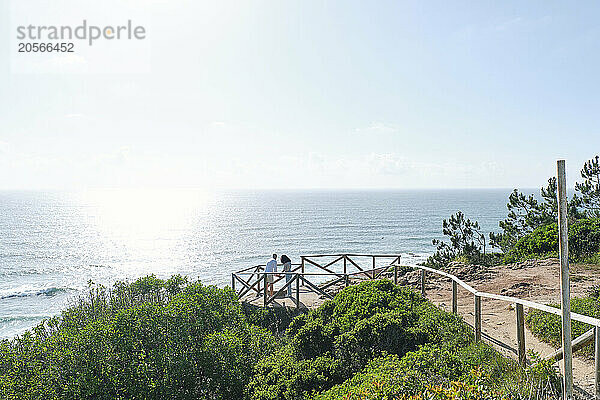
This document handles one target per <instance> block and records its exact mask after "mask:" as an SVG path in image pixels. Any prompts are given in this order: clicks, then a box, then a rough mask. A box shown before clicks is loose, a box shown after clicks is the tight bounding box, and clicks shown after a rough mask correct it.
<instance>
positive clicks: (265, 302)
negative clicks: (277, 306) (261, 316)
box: [263, 272, 267, 307]
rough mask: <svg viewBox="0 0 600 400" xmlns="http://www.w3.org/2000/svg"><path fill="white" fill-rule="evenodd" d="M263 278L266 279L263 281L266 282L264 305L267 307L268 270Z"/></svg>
mask: <svg viewBox="0 0 600 400" xmlns="http://www.w3.org/2000/svg"><path fill="white" fill-rule="evenodd" d="M263 279H264V282H263V283H264V284H265V291H264V294H263V305H264V306H265V307H266V306H267V273H266V272H265V275H264V278H263Z"/></svg>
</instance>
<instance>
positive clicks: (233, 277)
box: [231, 273, 237, 293]
mask: <svg viewBox="0 0 600 400" xmlns="http://www.w3.org/2000/svg"><path fill="white" fill-rule="evenodd" d="M231 288H232V289H233V293H237V292H236V291H235V274H234V273H232V274H231Z"/></svg>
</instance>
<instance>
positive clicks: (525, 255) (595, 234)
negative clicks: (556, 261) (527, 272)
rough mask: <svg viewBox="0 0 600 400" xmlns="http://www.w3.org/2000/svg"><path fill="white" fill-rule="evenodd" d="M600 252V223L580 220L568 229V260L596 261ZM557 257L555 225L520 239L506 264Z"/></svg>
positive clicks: (541, 228) (544, 227)
mask: <svg viewBox="0 0 600 400" xmlns="http://www.w3.org/2000/svg"><path fill="white" fill-rule="evenodd" d="M599 250H600V219H581V220H578V221H575V222H574V223H572V224H570V225H569V259H570V260H571V261H574V262H588V261H592V262H593V261H597V259H598V252H599ZM557 256H558V225H557V224H555V223H553V224H548V225H544V226H541V227H539V228H537V229H535V230H534V231H533V232H531V233H529V234H527V235H525V236H523V237H522V238H520V239H519V240H518V241H517V242H516V244H515V245H514V247H513V248H512V249H511V251H510V252H509V253H507V254H506V255H505V257H504V261H505V262H516V261H521V260H525V259H530V258H548V257H557Z"/></svg>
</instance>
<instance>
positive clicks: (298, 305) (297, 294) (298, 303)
mask: <svg viewBox="0 0 600 400" xmlns="http://www.w3.org/2000/svg"><path fill="white" fill-rule="evenodd" d="M299 308H300V275H299V274H296V309H299Z"/></svg>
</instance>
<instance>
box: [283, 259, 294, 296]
mask: <svg viewBox="0 0 600 400" xmlns="http://www.w3.org/2000/svg"><path fill="white" fill-rule="evenodd" d="M281 263H282V264H283V272H288V273H286V274H285V283H286V284H287V283H289V282H290V281H291V280H292V274H290V273H289V272H290V271H291V270H292V260H290V258H289V257H288V256H286V255H285V254H284V255H282V256H281ZM287 295H288V297H292V285H288V287H287Z"/></svg>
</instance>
